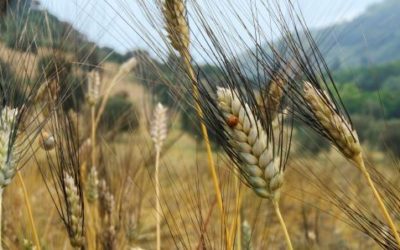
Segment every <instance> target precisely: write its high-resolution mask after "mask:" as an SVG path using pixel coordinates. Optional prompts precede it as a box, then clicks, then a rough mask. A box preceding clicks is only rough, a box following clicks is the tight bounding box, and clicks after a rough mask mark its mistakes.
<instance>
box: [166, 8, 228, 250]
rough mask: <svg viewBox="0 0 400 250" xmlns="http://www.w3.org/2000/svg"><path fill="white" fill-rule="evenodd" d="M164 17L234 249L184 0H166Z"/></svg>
mask: <svg viewBox="0 0 400 250" xmlns="http://www.w3.org/2000/svg"><path fill="white" fill-rule="evenodd" d="M163 15H164V19H165V29H166V31H167V33H168V38H169V40H170V43H171V45H172V47H173V48H174V49H175V50H177V51H178V52H179V54H180V56H181V57H182V58H183V61H184V65H183V67H184V69H185V71H186V72H187V75H188V77H189V79H190V81H191V82H192V96H193V99H194V100H195V109H196V113H197V116H198V118H199V120H200V128H201V132H202V135H203V139H204V142H205V147H206V151H207V161H208V167H209V170H210V173H211V176H212V179H213V185H214V189H215V194H216V198H217V202H218V208H219V211H220V214H221V223H222V226H223V227H225V230H224V231H225V239H226V247H227V248H228V249H231V248H232V244H231V242H230V237H229V232H228V228H227V225H226V222H225V210H224V204H223V200H222V192H221V188H220V182H219V178H218V175H217V170H216V167H215V163H214V158H213V154H212V149H211V143H210V141H209V137H208V131H207V128H206V125H205V123H204V121H203V120H204V113H203V110H202V108H201V106H200V104H199V82H198V81H197V78H196V74H195V71H194V69H193V66H192V62H191V61H192V57H191V54H190V51H189V46H190V35H189V25H188V23H187V20H186V18H185V15H186V8H185V4H184V2H183V0H165V1H164V4H163Z"/></svg>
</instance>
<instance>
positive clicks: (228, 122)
mask: <svg viewBox="0 0 400 250" xmlns="http://www.w3.org/2000/svg"><path fill="white" fill-rule="evenodd" d="M217 100H218V108H219V110H220V111H221V113H222V118H223V119H224V121H222V122H223V126H224V129H225V131H227V132H228V137H229V141H230V142H229V144H230V146H231V147H232V150H233V152H234V154H235V155H237V156H238V161H239V164H240V171H241V174H242V176H243V177H244V179H245V180H246V181H247V183H248V184H249V186H250V187H251V188H252V189H253V190H254V192H255V193H256V194H257V195H259V196H260V197H262V198H266V199H270V200H272V204H273V205H274V208H275V212H276V214H277V216H278V218H279V222H280V224H281V226H282V229H283V231H284V234H285V239H286V242H287V244H288V247H289V248H290V249H293V247H292V243H291V241H290V237H289V234H288V232H287V228H286V225H285V223H284V221H283V219H282V216H281V213H280V210H279V205H278V200H279V196H280V190H281V187H282V185H283V170H282V169H281V168H279V166H280V158H279V156H276V155H274V152H273V150H272V148H271V147H270V145H269V143H268V142H269V141H268V138H267V133H266V131H265V129H264V128H263V127H262V125H261V122H260V120H259V119H258V118H257V116H256V115H255V114H254V113H253V111H252V110H251V109H250V107H249V105H248V104H247V103H244V102H243V101H241V100H240V98H239V96H238V94H237V93H236V92H235V91H233V90H231V89H227V88H218V89H217ZM233 120H235V122H234V123H232V121H233Z"/></svg>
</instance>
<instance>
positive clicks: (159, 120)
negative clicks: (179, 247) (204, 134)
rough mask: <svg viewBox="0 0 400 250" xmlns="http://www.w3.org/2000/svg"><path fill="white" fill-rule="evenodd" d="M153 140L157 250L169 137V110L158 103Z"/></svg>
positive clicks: (152, 129)
mask: <svg viewBox="0 0 400 250" xmlns="http://www.w3.org/2000/svg"><path fill="white" fill-rule="evenodd" d="M150 134H151V138H152V140H153V142H154V147H155V149H156V166H155V173H154V176H155V185H156V221H157V232H156V233H157V250H160V249H161V213H162V211H161V205H160V181H159V165H160V154H161V148H162V145H163V143H164V141H165V138H166V137H167V108H165V107H164V106H163V105H162V104H161V103H158V104H157V106H156V108H155V110H154V117H153V121H152V123H151V131H150Z"/></svg>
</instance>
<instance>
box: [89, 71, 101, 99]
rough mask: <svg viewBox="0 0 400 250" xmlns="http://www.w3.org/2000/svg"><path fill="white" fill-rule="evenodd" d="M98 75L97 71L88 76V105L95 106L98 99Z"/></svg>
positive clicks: (99, 83)
mask: <svg viewBox="0 0 400 250" xmlns="http://www.w3.org/2000/svg"><path fill="white" fill-rule="evenodd" d="M100 86H101V80H100V74H99V72H98V71H97V70H94V71H92V72H90V73H89V75H88V90H87V100H88V103H89V105H91V106H94V105H96V103H97V101H98V100H99V97H100Z"/></svg>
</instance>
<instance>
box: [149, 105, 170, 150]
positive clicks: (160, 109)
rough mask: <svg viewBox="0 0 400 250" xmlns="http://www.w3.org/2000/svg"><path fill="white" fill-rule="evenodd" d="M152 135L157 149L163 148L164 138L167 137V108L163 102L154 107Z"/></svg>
mask: <svg viewBox="0 0 400 250" xmlns="http://www.w3.org/2000/svg"><path fill="white" fill-rule="evenodd" d="M150 135H151V138H152V140H153V142H154V145H155V147H156V149H161V147H162V145H163V143H164V140H165V138H166V137H167V108H166V107H164V106H163V105H162V104H161V103H158V104H157V106H156V108H155V109H154V115H153V121H152V122H151V129H150Z"/></svg>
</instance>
